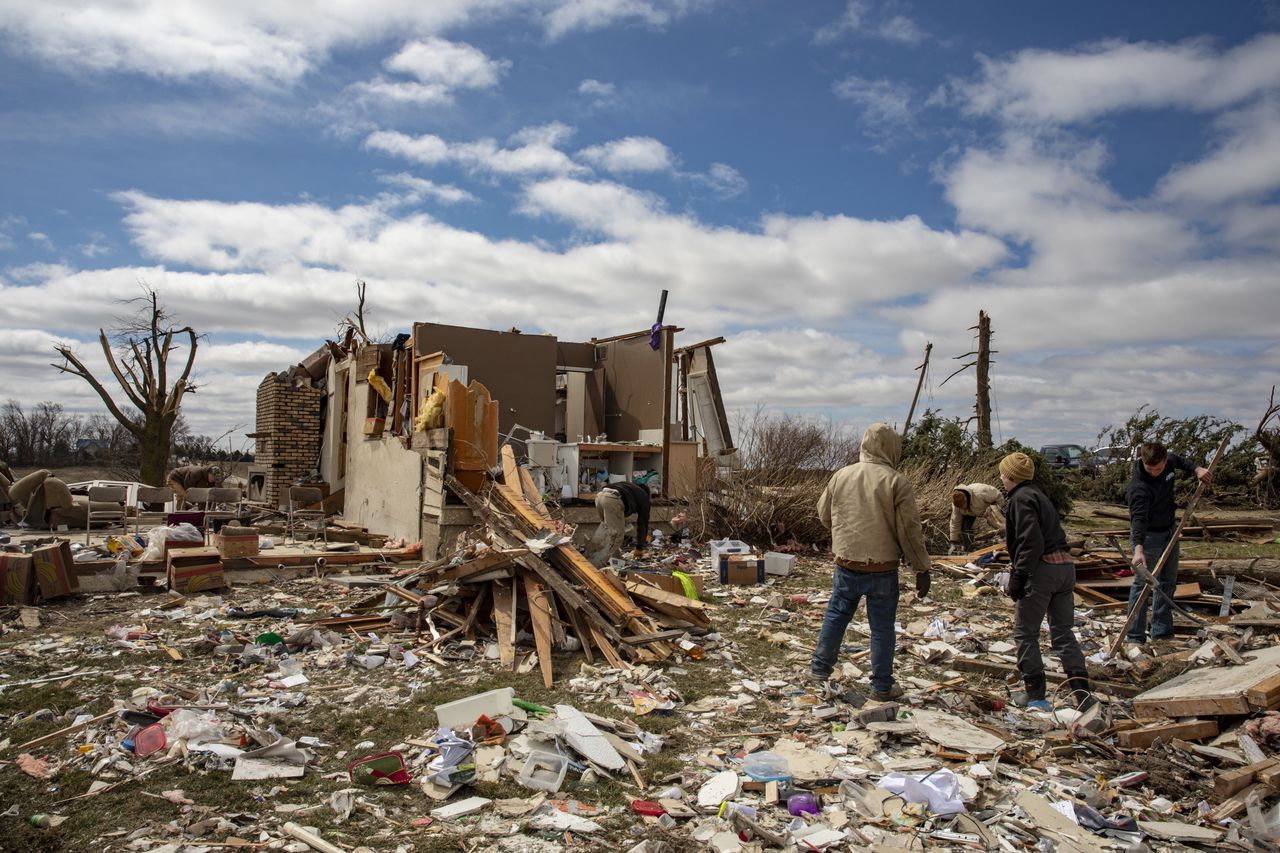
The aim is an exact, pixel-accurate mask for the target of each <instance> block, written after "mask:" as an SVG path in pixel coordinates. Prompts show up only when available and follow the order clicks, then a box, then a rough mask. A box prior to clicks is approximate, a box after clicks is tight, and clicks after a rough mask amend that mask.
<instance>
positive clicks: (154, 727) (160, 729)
mask: <svg viewBox="0 0 1280 853" xmlns="http://www.w3.org/2000/svg"><path fill="white" fill-rule="evenodd" d="M164 745H165V733H164V726H162V725H161V724H160V723H152V724H151V725H149V726H147V727H146V728H145V729H140V730H139V731H138V733H137V734H136V735H134V736H133V752H134V754H135V755H137V756H138V757H139V758H143V757H146V756H148V755H150V754H151V753H153V752H156V751H158V750H161V749H164Z"/></svg>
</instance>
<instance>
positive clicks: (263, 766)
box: [231, 755, 306, 782]
mask: <svg viewBox="0 0 1280 853" xmlns="http://www.w3.org/2000/svg"><path fill="white" fill-rule="evenodd" d="M305 770H306V766H305V765H302V764H290V763H289V762H287V761H280V760H276V759H270V758H249V757H247V756H244V755H242V756H240V757H239V758H237V759H236V766H235V769H234V770H232V771H231V781H232V782H245V781H254V780H257V779H298V778H301V777H302V775H303V773H304V771H305Z"/></svg>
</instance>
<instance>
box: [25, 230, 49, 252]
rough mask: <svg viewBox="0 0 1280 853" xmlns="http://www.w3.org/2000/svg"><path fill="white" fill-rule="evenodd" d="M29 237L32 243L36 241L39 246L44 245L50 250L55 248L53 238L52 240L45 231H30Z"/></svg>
mask: <svg viewBox="0 0 1280 853" xmlns="http://www.w3.org/2000/svg"><path fill="white" fill-rule="evenodd" d="M27 239H28V240H30V241H31V242H32V243H35V244H36V245H37V246H42V247H44V248H45V249H49V250H50V251H52V250H53V248H54V246H53V240H51V239H50V238H49V235H48V234H46V233H44V232H43V231H30V232H28V233H27Z"/></svg>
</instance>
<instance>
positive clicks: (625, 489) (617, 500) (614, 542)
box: [587, 482, 650, 568]
mask: <svg viewBox="0 0 1280 853" xmlns="http://www.w3.org/2000/svg"><path fill="white" fill-rule="evenodd" d="M649 505H650V502H649V490H648V489H646V488H645V487H644V486H637V485H636V484H635V483H626V482H623V483H610V484H609V485H607V486H605V487H604V488H603V489H601V490H600V492H599V493H598V494H597V495H596V512H598V513H599V514H600V526H599V527H597V528H596V534H595V536H593V537H592V538H591V544H590V545H588V546H587V554H588V559H590V560H591V565H593V566H596V567H597V568H599V567H600V566H603V565H604V564H605V563H608V562H609V558H610V557H615V556H617V554H618V549H619V547H620V546H621V545H622V536H623V534H624V533H625V532H626V529H627V517H628V516H632V515H634V516H635V517H636V548H637V549H643V548H644V546H645V542H646V541H648V538H649Z"/></svg>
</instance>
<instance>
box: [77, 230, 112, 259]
mask: <svg viewBox="0 0 1280 853" xmlns="http://www.w3.org/2000/svg"><path fill="white" fill-rule="evenodd" d="M76 249H77V250H78V251H79V252H80V254H82V255H84V256H85V257H86V258H98V257H101V256H103V255H109V254H111V245H110V244H109V243H108V242H107V237H106V235H105V234H98V233H94V234H92V235H90V237H89V242H88V243H81V244H80V245H79V246H76Z"/></svg>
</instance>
